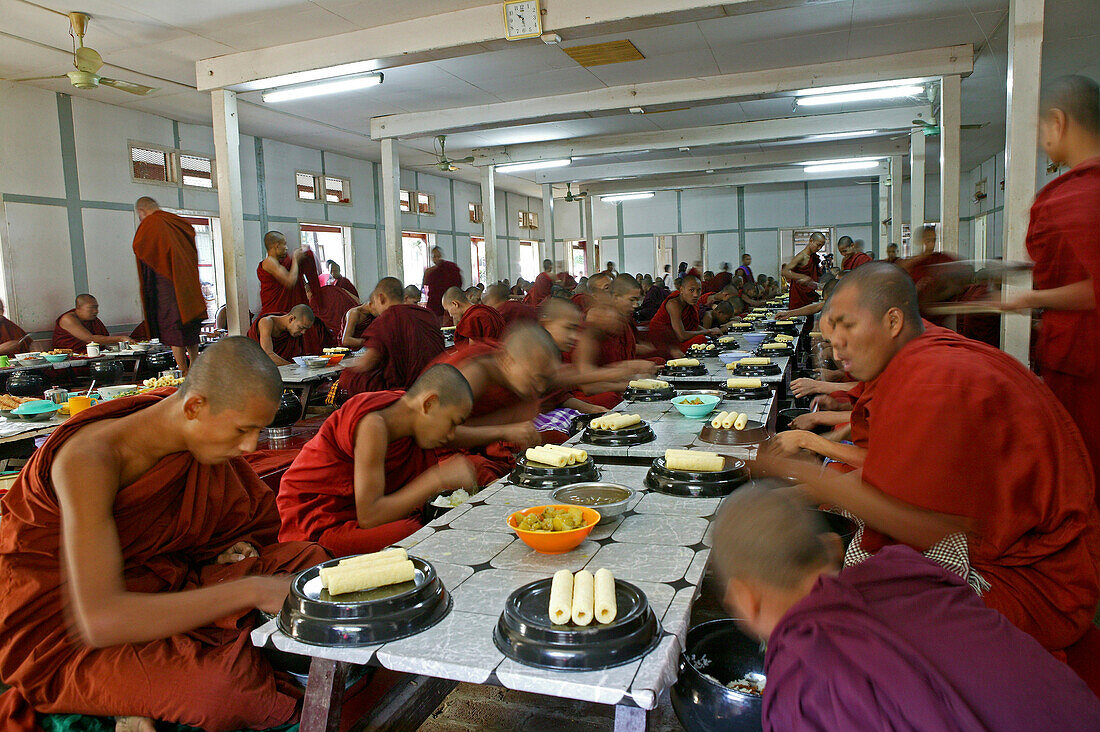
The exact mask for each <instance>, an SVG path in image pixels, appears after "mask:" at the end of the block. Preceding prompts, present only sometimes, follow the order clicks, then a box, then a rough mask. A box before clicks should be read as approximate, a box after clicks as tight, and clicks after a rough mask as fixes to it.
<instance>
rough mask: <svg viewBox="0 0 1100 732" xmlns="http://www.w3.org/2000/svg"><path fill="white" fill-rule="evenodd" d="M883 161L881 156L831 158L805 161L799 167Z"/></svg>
mask: <svg viewBox="0 0 1100 732" xmlns="http://www.w3.org/2000/svg"><path fill="white" fill-rule="evenodd" d="M882 159H884V156H882V155H863V156H860V157H858V158H833V159H832V160H806V161H803V162H801V163H798V164H799V165H803V166H806V165H838V164H842V163H865V162H872V163H875V162H878V161H879V160H882Z"/></svg>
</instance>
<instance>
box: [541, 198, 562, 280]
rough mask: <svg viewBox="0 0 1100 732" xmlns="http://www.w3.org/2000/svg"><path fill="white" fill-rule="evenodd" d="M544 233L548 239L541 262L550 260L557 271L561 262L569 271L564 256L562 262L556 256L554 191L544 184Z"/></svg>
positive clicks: (544, 244) (545, 242) (545, 241)
mask: <svg viewBox="0 0 1100 732" xmlns="http://www.w3.org/2000/svg"><path fill="white" fill-rule="evenodd" d="M542 231H543V236H545V237H546V239H545V240H544V243H543V248H542V256H541V257H539V260H540V261H541V260H543V259H549V260H550V261H551V262H553V263H554V268H555V269H557V267H558V262H559V261H561V263H562V267H563V268H564V270H565V271H569V262H567V261H565V257H564V256H562V258H561V260H559V259H558V257H557V256H556V249H557V244H556V243H555V242H554V189H553V187H552V186H551V185H550V184H549V183H543V184H542Z"/></svg>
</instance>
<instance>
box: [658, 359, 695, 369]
mask: <svg viewBox="0 0 1100 732" xmlns="http://www.w3.org/2000/svg"><path fill="white" fill-rule="evenodd" d="M698 365H699V359H697V358H674V359H672V360H671V361H665V366H673V367H676V368H679V367H681V366H698Z"/></svg>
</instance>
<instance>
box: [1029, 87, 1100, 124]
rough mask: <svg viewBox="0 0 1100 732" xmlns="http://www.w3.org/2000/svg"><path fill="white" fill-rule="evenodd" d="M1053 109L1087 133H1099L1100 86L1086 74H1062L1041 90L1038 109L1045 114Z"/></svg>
mask: <svg viewBox="0 0 1100 732" xmlns="http://www.w3.org/2000/svg"><path fill="white" fill-rule="evenodd" d="M1055 109H1058V110H1061V111H1062V112H1063V113H1064V114H1065V115H1066V117H1068V118H1070V119H1071V120H1073V121H1074V122H1076V123H1077V124H1078V125H1080V126H1081V127H1082V128H1083V129H1084V130H1085V131H1086V132H1087V133H1088V134H1090V135H1094V136H1097V135H1100V87H1098V86H1097V84H1096V82H1095V81H1093V80H1092V79H1090V78H1088V77H1087V76H1080V75H1076V74H1074V75H1071V76H1063V77H1061V78H1058V79H1055V80H1054V81H1053V82H1051V83H1050V84H1049V85H1048V86H1047V87H1046V88H1045V89H1044V90H1043V98H1042V102H1041V106H1040V111H1041V112H1042V114H1043V115H1044V116H1047V115H1049V114H1050V113H1051V112H1052V111H1053V110H1055Z"/></svg>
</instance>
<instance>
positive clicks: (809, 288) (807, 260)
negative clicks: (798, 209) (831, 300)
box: [746, 231, 825, 310]
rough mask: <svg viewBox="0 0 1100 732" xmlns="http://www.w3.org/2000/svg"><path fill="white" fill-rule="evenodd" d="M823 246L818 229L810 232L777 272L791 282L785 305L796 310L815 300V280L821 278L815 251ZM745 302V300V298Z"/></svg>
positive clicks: (819, 265)
mask: <svg viewBox="0 0 1100 732" xmlns="http://www.w3.org/2000/svg"><path fill="white" fill-rule="evenodd" d="M824 246H825V235H824V234H822V233H821V232H820V231H815V232H814V233H812V234H810V241H809V242H807V244H806V246H805V248H804V249H803V250H802V251H800V252H799V253H798V254H795V255H794V256H793V257H791V260H790V261H789V262H787V263H786V264H784V265H783V266H782V267H781V268H780V270H779V273H780V274H781V275H782V276H783V279H785V280H787V281H788V282H790V283H791V293H790V295H791V296H790V301H789V302H788V303H787V307H788V309H790V310H797V309H798V308H801V307H805V306H806V305H809V304H810V303H812V302H817V300H818V295H817V282H818V280H820V279H821V260H820V259H819V258H818V256H817V253H818V252H820V251H821V248H822V247H824ZM746 302H747V300H746Z"/></svg>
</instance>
